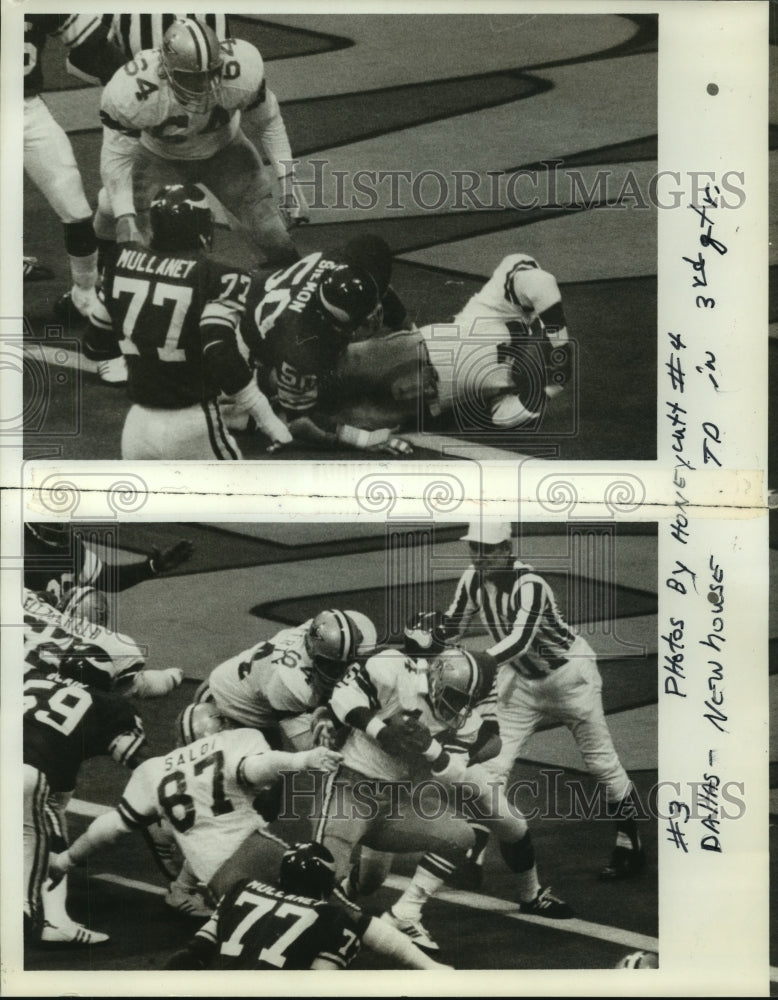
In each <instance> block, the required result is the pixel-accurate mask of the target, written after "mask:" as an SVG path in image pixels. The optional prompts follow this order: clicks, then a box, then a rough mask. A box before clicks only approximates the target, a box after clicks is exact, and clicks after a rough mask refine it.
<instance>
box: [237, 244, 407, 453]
mask: <svg viewBox="0 0 778 1000" xmlns="http://www.w3.org/2000/svg"><path fill="white" fill-rule="evenodd" d="M355 257H356V255H351V256H348V255H346V254H342V253H335V254H332V255H326V254H324V253H322V252H316V253H312V254H309V255H308V256H307V257H304V258H303V259H302V260H300V261H298V262H297V263H295V264H292V265H291V266H290V267H288V268H286V269H285V270H282V271H277V272H275V273H273V274H271V275H270V276H269V277H265V276H260V277H259V278H258V279H256V280H255V281H254V282H253V284H252V290H251V293H250V297H249V303H248V307H247V309H246V313H245V317H244V320H243V323H242V325H241V336H242V339H243V342H244V344H245V345H246V349H247V351H248V355H249V361H250V362H251V363H253V364H254V365H256V366H257V368H258V373H259V381H260V385H261V386H262V387H263V389H265V391H266V392H267V393H268V394H272V395H273V397H274V398H275V401H276V402H277V405H278V407H279V410H280V412H281V414H282V416H283V418H284V420H285V421H286V423H287V424H288V426H289V429H290V431H291V432H292V434H293V435H294V436H295V437H296V438H301V439H304V440H308V441H312V442H313V443H315V444H318V445H321V446H324V447H333V446H336V447H337V446H341V447H342V446H346V447H354V448H370V447H375V446H378V447H381V448H382V450H389V451H392V450H396V451H398V452H403V453H408V452H410V450H411V449H410V446H408V445H407V444H405V443H404V442H402V441H401V440H399V439H392V438H391V435H390V433H389V431H388V430H387V431H385V432H384V433H382V434H379V435H377V436H376V437H371V436H370V435H368V434H365V433H364V432H362V431H360V430H358V429H357V428H355V427H352V426H349V425H346V424H344V423H342V422H339V421H338V420H337V419H336V418H333V416H331V414H330V413H329V412H328V411H329V406H327V407H323V406H322V405H321V404H322V402H323V400H324V398H325V397H326V396H329V397H330V399H332V397H333V396H334V397H335V398H337V391H336V389H335V382H336V369H337V366H338V362H339V359H340V358H341V357H342V355H343V353H344V352H345V350H346V348H347V347H348V344H349V342H350V340H351V339H352V337H354V336H357V335H358V331H359V330H362V329H364V328H365V327H368V328H369V327H370V326H371V324H379V325H380V323H381V316H382V312H383V306H382V290H381V287H380V286H379V281H378V280H377V279H376V277H374V276H373V274H372V273H371V270H370V268H369V265H368V264H367V263H365V264H364V265H362V266H360V265H359V264H357V263H356V260H355ZM398 301H399V300H398ZM400 308H401V307H400Z"/></svg>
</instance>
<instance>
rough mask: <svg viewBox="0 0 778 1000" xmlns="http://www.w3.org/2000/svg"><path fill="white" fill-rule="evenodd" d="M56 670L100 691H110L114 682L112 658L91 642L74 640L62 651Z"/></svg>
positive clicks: (63, 675)
mask: <svg viewBox="0 0 778 1000" xmlns="http://www.w3.org/2000/svg"><path fill="white" fill-rule="evenodd" d="M57 672H58V673H59V674H60V675H61V676H62V677H69V678H71V679H72V680H74V681H80V682H81V683H82V684H87V685H89V686H90V687H95V688H99V689H100V690H101V691H110V690H111V689H112V688H113V687H114V683H115V678H114V664H113V660H112V659H111V657H110V655H109V654H108V653H107V652H106V651H105V650H104V649H102V648H101V647H100V646H96V645H95V644H94V643H91V642H80V641H74V642H73V643H72V644H71V645H70V646H69V648H68V649H67V650H66V651H65V652H64V653H63V655H62V658H61V659H60V661H59V666H58V668H57Z"/></svg>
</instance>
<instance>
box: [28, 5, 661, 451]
mask: <svg viewBox="0 0 778 1000" xmlns="http://www.w3.org/2000/svg"><path fill="white" fill-rule="evenodd" d="M657 30H658V16H657V15H652V14H645V15H644V14H622V15H615V14H613V15H610V14H596V15H595V14H580V15H578V14H576V15H570V14H560V15H526V14H524V15H519V14H517V15H491V14H486V13H484V14H463V15H450V14H438V15H413V16H410V15H399V14H394V15H387V14H363V15H345V14H343V15H319V14H315V13H310V14H297V15H291V14H290V15H285V14H281V15H264V14H263V15H262V16H252V15H248V14H240V15H223V14H213V15H210V14H209V15H205V14H203V15H198V16H197V17H195V15H186V16H184V15H178V16H176V15H173V14H145V13H144V14H105V15H102V16H97V15H93V14H25V16H24V190H23V207H24V216H23V218H24V234H23V236H24V248H23V253H24V261H23V274H24V286H23V287H24V317H25V320H24V364H25V368H24V393H25V398H24V415H25V454H26V457H27V458H40V459H45V458H61V459H65V460H69V459H77V460H84V459H87V460H88V459H99V460H106V459H119V458H124V459H129V460H138V461H142V460H147V459H162V460H166V461H187V460H193V461H210V460H214V459H224V460H227V461H234V460H241V459H244V460H263V461H279V460H284V459H296V460H300V459H317V460H318V459H328V458H330V459H338V460H341V461H342V460H344V459H349V458H352V459H360V458H361V459H364V458H366V457H369V456H370V455H376V456H380V457H381V460H384V459H386V458H387V457H388V458H396V459H398V460H404V459H407V458H411V459H427V458H429V459H437V458H450V457H459V458H466V459H472V460H475V461H481V460H504V461H510V460H512V459H519V458H520V457H521V456H529V457H538V458H548V459H552V460H553V459H562V460H608V461H610V460H624V459H631V460H636V461H637V460H652V459H654V458H656V372H657V348H656V344H657V330H656V323H657V312H656V302H657V280H656V273H657V259H656V258H657V208H658V207H662V205H664V207H672V203H673V199H674V197H680V196H681V192H679V191H676V192H673V191H672V190H670V189H671V188H672V183H670V184H669V188H668V187H667V185H664V188H666V189H664V188H663V189H662V190H659V187H660V186H659V185H658V178H657V162H656V161H657ZM666 180H668V179H667V178H666Z"/></svg>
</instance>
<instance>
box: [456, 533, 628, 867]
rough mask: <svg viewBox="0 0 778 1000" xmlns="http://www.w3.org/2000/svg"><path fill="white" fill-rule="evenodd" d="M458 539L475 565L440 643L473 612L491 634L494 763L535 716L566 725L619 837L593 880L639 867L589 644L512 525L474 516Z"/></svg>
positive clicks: (531, 728)
mask: <svg viewBox="0 0 778 1000" xmlns="http://www.w3.org/2000/svg"><path fill="white" fill-rule="evenodd" d="M462 540H463V541H465V542H467V543H468V546H469V549H470V555H471V558H472V564H471V565H470V566H469V568H468V569H466V570H465V572H464V573H463V574H462V577H461V578H460V580H459V583H458V584H457V588H456V592H455V594H454V599H453V601H452V602H451V605H450V606H449V608H448V611H447V612H446V614H445V615H444V616H443V623H442V624H443V633H444V637H445V639H446V640H451V639H452V638H454V637H455V636H461V635H462V633H463V632H464V630H465V628H466V626H467V624H468V623H469V622H470V621H471V619H472V618H473V617H474V616H475V615H476V613H479V614H480V618H481V621H482V622H483V624H484V625H485V626H486V628H487V630H488V632H489V634H490V635H491V637H492V640H493V642H492V645H491V646H490V647H489V649H488V651H487V655H488V656H491V657H492V658H493V660H494V662H495V665H496V670H497V674H496V679H495V687H496V693H497V720H498V723H499V727H500V738H501V740H502V749H501V751H500V754H499V756H498V757H496V758H495V760H494V761H493V762H490V765H491V767H492V768H493V769H494V770H495V771H496V772H497V773H498V774H499V775H500V777H501V778H502V779H503V780H507V778H508V776H509V775H510V772H511V770H512V768H513V765H514V762H515V761H516V759H517V757H518V756H519V753H520V752H521V748H522V746H523V745H524V743H525V742H526V740H527V739H528V737H529V736H531V735H532V733H534V732H535V731H536V730H537V729H538V727H539V726H540V725H541V723H543V722H546V721H549V720H551V721H553V722H557V723H563V724H564V725H565V726H567V728H568V729H569V730H570V732H571V734H572V736H573V739H574V740H575V742H576V744H577V746H578V749H579V751H580V753H581V756H582V757H583V759H584V763H585V765H586V768H587V770H588V771H589V773H590V774H591V775H592V776H593V777H594V778H595V779H596V780H597V781H598V783H600V782H601V783H602V784H603V785H604V786H605V789H606V799H607V803H608V811H609V815H611V816H613V817H614V818H615V820H616V843H615V845H614V848H613V853H612V855H611V858H610V860H609V861H608V863H607V864H606V865H605V866H604V867H603V868H602V870H601V871H600V878H602V879H605V880H616V879H624V878H629V877H632V876H635V875H638V874H640V872H642V870H643V868H644V865H645V855H644V851H643V848H642V845H641V842H640V835H639V833H638V826H637V820H636V817H637V810H636V806H635V802H634V798H633V794H632V793H633V785H632V782H631V781H630V779H629V777H628V775H627V773H626V771H625V770H624V768H623V766H622V764H621V761H620V760H619V758H618V755H617V753H616V749H615V747H614V745H613V740H612V738H611V734H610V731H609V729H608V724H607V722H606V721H605V713H604V711H603V707H602V678H601V676H600V672H599V670H598V668H597V660H596V657H595V655H594V651H593V650H592V648H591V646H590V645H589V643H588V642H587V641H586V640H585V639H584V638H583V636H580V635H578V634H576V633H575V632H573V631H572V629H571V628H570V627H569V626H568V625H567V623H566V622H565V621H564V619H563V618H562V616H561V614H560V613H559V610H558V608H557V605H556V600H555V598H554V594H553V592H552V590H551V588H550V586H549V585H548V583H547V582H546V581H545V580H544V579H543V578H542V577H541V576H539V575H538V574H537V573H536V572H535V571H534V570H533V568H532V567H531V566H528V565H527V564H526V563H522V562H520V561H519V560H518V559H514V556H513V545H512V542H511V525H510V523H506V522H497V523H495V522H488V521H487V522H484V523H480V522H476V523H474V524H471V525H470V528H469V530H468V532H467V534H466V535H463V538H462ZM476 832H477V831H476ZM477 833H478V832H477ZM486 837H487V834H486V833H483V834H482V836H481V838H478V836H477V840H476V848H475V849H474V855H475V856H474V858H473V861H474V862H476V863H479V862H482V861H483V853H484V849H485V847H486ZM479 840H480V843H479ZM479 849H480V857H479V856H478V853H477V852H478V851H479Z"/></svg>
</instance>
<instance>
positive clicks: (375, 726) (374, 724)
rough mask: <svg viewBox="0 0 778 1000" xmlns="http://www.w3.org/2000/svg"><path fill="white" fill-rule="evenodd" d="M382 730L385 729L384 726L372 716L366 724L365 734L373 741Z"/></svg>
mask: <svg viewBox="0 0 778 1000" xmlns="http://www.w3.org/2000/svg"><path fill="white" fill-rule="evenodd" d="M382 729H386V725H385V723H383V722H382V721H381V720H380V719H379V718H377V717H376V716H373V718H372V719H371V720H370V722H368V724H367V725H366V726H365V732H366V733H367V735H368V736H370V737H372V739H374V740H377V739H378V734H379V733H380V732H381V730H382Z"/></svg>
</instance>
